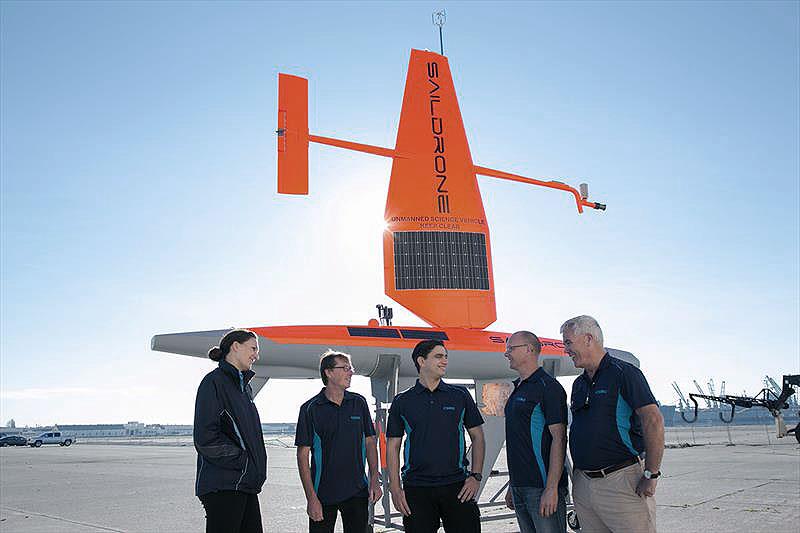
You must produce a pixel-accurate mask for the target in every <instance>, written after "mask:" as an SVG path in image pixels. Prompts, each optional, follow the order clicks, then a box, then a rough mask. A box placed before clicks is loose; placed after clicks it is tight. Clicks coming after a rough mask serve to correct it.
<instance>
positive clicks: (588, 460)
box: [569, 353, 656, 470]
mask: <svg viewBox="0 0 800 533" xmlns="http://www.w3.org/2000/svg"><path fill="white" fill-rule="evenodd" d="M570 400H571V401H570V410H571V411H572V424H570V427H569V450H570V455H571V456H572V462H573V464H574V465H575V468H579V469H581V470H599V469H601V468H606V467H609V466H614V465H617V464H620V463H622V462H623V461H625V460H627V459H630V458H632V457H636V456H639V455H641V454H642V453H643V452H644V450H645V447H644V434H643V433H642V424H641V421H640V420H639V416H638V415H637V414H636V409H639V408H640V407H644V406H645V405H649V404H654V403H656V399H655V397H654V396H653V393H652V392H651V391H650V386H649V385H648V384H647V380H646V379H645V377H644V374H642V371H641V370H639V369H638V368H636V367H635V366H633V365H632V364H630V363H626V362H625V361H621V360H619V359H617V358H616V357H612V356H610V355H609V354H608V353H606V354H605V356H603V359H602V360H601V361H600V365H599V366H598V367H597V371H596V372H595V373H594V377H593V378H589V375H588V374H587V373H586V372H585V371H584V373H583V374H581V375H580V376H578V378H577V379H576V380H575V382H574V383H573V384H572V395H571V397H570Z"/></svg>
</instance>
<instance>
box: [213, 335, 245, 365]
mask: <svg viewBox="0 0 800 533" xmlns="http://www.w3.org/2000/svg"><path fill="white" fill-rule="evenodd" d="M255 338H256V334H255V333H253V332H252V331H250V330H249V329H232V330H230V331H229V332H228V333H226V334H225V335H224V336H223V337H222V338H221V339H220V341H219V346H214V347H213V348H211V349H210V350H209V351H208V358H209V359H211V360H212V361H222V360H223V359H225V356H226V355H228V352H230V351H231V345H233V343H234V342H239V343H241V342H247V341H248V340H250V339H255Z"/></svg>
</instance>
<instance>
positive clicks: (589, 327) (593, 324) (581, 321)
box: [560, 315, 603, 346]
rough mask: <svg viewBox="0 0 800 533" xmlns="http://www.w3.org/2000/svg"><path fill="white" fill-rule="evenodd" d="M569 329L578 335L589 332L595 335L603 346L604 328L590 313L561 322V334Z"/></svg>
mask: <svg viewBox="0 0 800 533" xmlns="http://www.w3.org/2000/svg"><path fill="white" fill-rule="evenodd" d="M567 331H568V332H570V333H573V334H576V335H586V334H589V335H591V336H592V337H594V339H595V340H596V341H597V342H598V343H599V344H600V346H603V330H602V329H600V324H598V323H597V320H595V319H594V318H592V317H590V316H589V315H581V316H576V317H575V318H570V319H569V320H567V321H566V322H564V323H563V324H561V329H560V332H561V334H562V335H563V334H564V332H567Z"/></svg>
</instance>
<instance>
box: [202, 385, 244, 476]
mask: <svg viewBox="0 0 800 533" xmlns="http://www.w3.org/2000/svg"><path fill="white" fill-rule="evenodd" d="M222 416H230V415H229V414H227V411H225V409H224V407H223V406H222V403H221V402H220V400H219V396H218V395H217V388H216V386H215V385H214V381H213V380H212V379H209V378H206V379H204V380H203V381H202V382H201V383H200V387H198V389H197V400H196V401H195V404H194V430H193V433H194V447H195V449H197V453H199V454H200V455H202V456H203V458H204V459H206V460H207V461H208V462H210V463H212V464H215V465H217V466H219V467H222V468H231V469H235V470H241V469H242V467H243V466H244V462H245V458H246V452H245V451H244V450H243V449H242V447H241V446H240V445H239V444H237V443H236V442H235V441H234V440H232V439H231V438H230V437H229V436H227V435H226V434H225V433H223V432H222V428H221V424H220V418H221V417H222Z"/></svg>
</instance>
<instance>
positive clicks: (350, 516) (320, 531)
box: [308, 496, 369, 533]
mask: <svg viewBox="0 0 800 533" xmlns="http://www.w3.org/2000/svg"><path fill="white" fill-rule="evenodd" d="M337 513H342V526H344V533H366V531H367V522H368V521H369V510H368V509H367V498H364V497H359V496H354V497H352V498H350V499H349V500H345V501H343V502H339V503H337V504H334V505H323V506H322V521H321V522H315V521H313V520H311V519H310V518H309V519H308V531H309V533H333V528H334V527H335V526H336V514H337Z"/></svg>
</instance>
